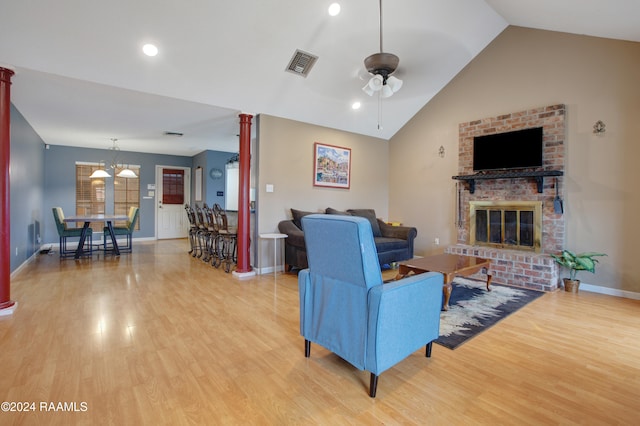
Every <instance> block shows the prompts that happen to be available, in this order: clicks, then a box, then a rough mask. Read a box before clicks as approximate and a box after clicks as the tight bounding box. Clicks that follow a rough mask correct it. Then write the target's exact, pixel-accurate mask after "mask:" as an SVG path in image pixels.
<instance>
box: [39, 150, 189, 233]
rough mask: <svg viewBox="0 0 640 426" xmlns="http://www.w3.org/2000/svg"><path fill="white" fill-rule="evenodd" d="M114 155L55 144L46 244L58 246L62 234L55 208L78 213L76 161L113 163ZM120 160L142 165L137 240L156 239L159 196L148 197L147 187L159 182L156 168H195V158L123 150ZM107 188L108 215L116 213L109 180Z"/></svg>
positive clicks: (48, 168)
mask: <svg viewBox="0 0 640 426" xmlns="http://www.w3.org/2000/svg"><path fill="white" fill-rule="evenodd" d="M112 158H113V152H111V151H109V150H108V149H90V148H76V147H68V146H54V145H51V146H50V147H49V149H47V150H45V158H44V159H45V172H44V175H45V182H46V183H45V189H46V191H45V194H44V201H43V204H44V206H45V210H46V211H47V212H48V214H46V215H45V222H44V223H45V227H44V228H45V233H44V242H47V243H57V241H58V233H57V231H56V227H55V223H54V221H53V214H52V213H51V209H52V208H53V207H62V210H63V211H64V213H65V215H66V216H70V215H72V214H75V212H76V175H75V170H76V162H77V161H79V162H92V163H99V162H103V163H104V162H109V161H110V160H111V159H112ZM118 161H120V162H125V163H127V164H135V165H138V166H140V176H139V179H140V197H141V199H140V214H139V221H140V230H139V231H135V232H134V234H133V237H134V238H153V237H155V229H156V224H155V207H156V201H157V200H156V197H155V196H154V197H148V198H146V197H145V196H146V195H147V193H148V189H147V186H148V185H149V184H152V185H153V184H155V182H156V176H155V173H156V165H162V166H179V167H192V163H193V158H192V157H184V156H174V155H160V154H146V153H140V152H128V151H120V154H119V156H118ZM105 182H106V186H107V193H106V197H107V213H109V214H110V213H113V182H114V179H109V178H107V179H105Z"/></svg>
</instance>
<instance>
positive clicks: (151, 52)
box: [142, 44, 158, 56]
mask: <svg viewBox="0 0 640 426" xmlns="http://www.w3.org/2000/svg"><path fill="white" fill-rule="evenodd" d="M142 51H143V52H144V54H145V55H147V56H156V55H157V54H158V48H157V47H156V46H155V45H153V44H145V45H144V46H142Z"/></svg>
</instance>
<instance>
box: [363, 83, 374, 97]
mask: <svg viewBox="0 0 640 426" xmlns="http://www.w3.org/2000/svg"><path fill="white" fill-rule="evenodd" d="M362 90H363V91H364V93H366V94H367V95H369V96H373V94H374V93H376V92H375V91H374V90H373V89H372V88H371V86H369V83H367V84H365V86H364V87H363V88H362Z"/></svg>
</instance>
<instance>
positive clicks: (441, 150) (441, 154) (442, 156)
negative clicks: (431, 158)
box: [438, 145, 444, 158]
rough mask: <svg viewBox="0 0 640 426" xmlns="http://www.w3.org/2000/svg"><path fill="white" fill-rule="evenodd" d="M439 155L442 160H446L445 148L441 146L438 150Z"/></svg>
mask: <svg viewBox="0 0 640 426" xmlns="http://www.w3.org/2000/svg"><path fill="white" fill-rule="evenodd" d="M438 155H439V156H440V158H444V146H442V145H440V148H439V149H438Z"/></svg>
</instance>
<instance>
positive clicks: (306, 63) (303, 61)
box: [285, 50, 318, 77]
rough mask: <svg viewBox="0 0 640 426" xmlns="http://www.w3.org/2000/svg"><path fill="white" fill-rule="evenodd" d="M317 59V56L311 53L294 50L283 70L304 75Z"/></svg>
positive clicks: (307, 73)
mask: <svg viewBox="0 0 640 426" xmlns="http://www.w3.org/2000/svg"><path fill="white" fill-rule="evenodd" d="M317 60H318V57H317V56H315V55H312V54H311V53H307V52H303V51H302V50H296V51H295V53H294V54H293V57H291V60H290V61H289V65H288V66H287V69H286V70H285V71H288V72H290V73H293V74H297V75H301V76H303V77H306V76H307V75H309V72H310V71H311V68H313V65H314V64H315V63H316V61H317Z"/></svg>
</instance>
